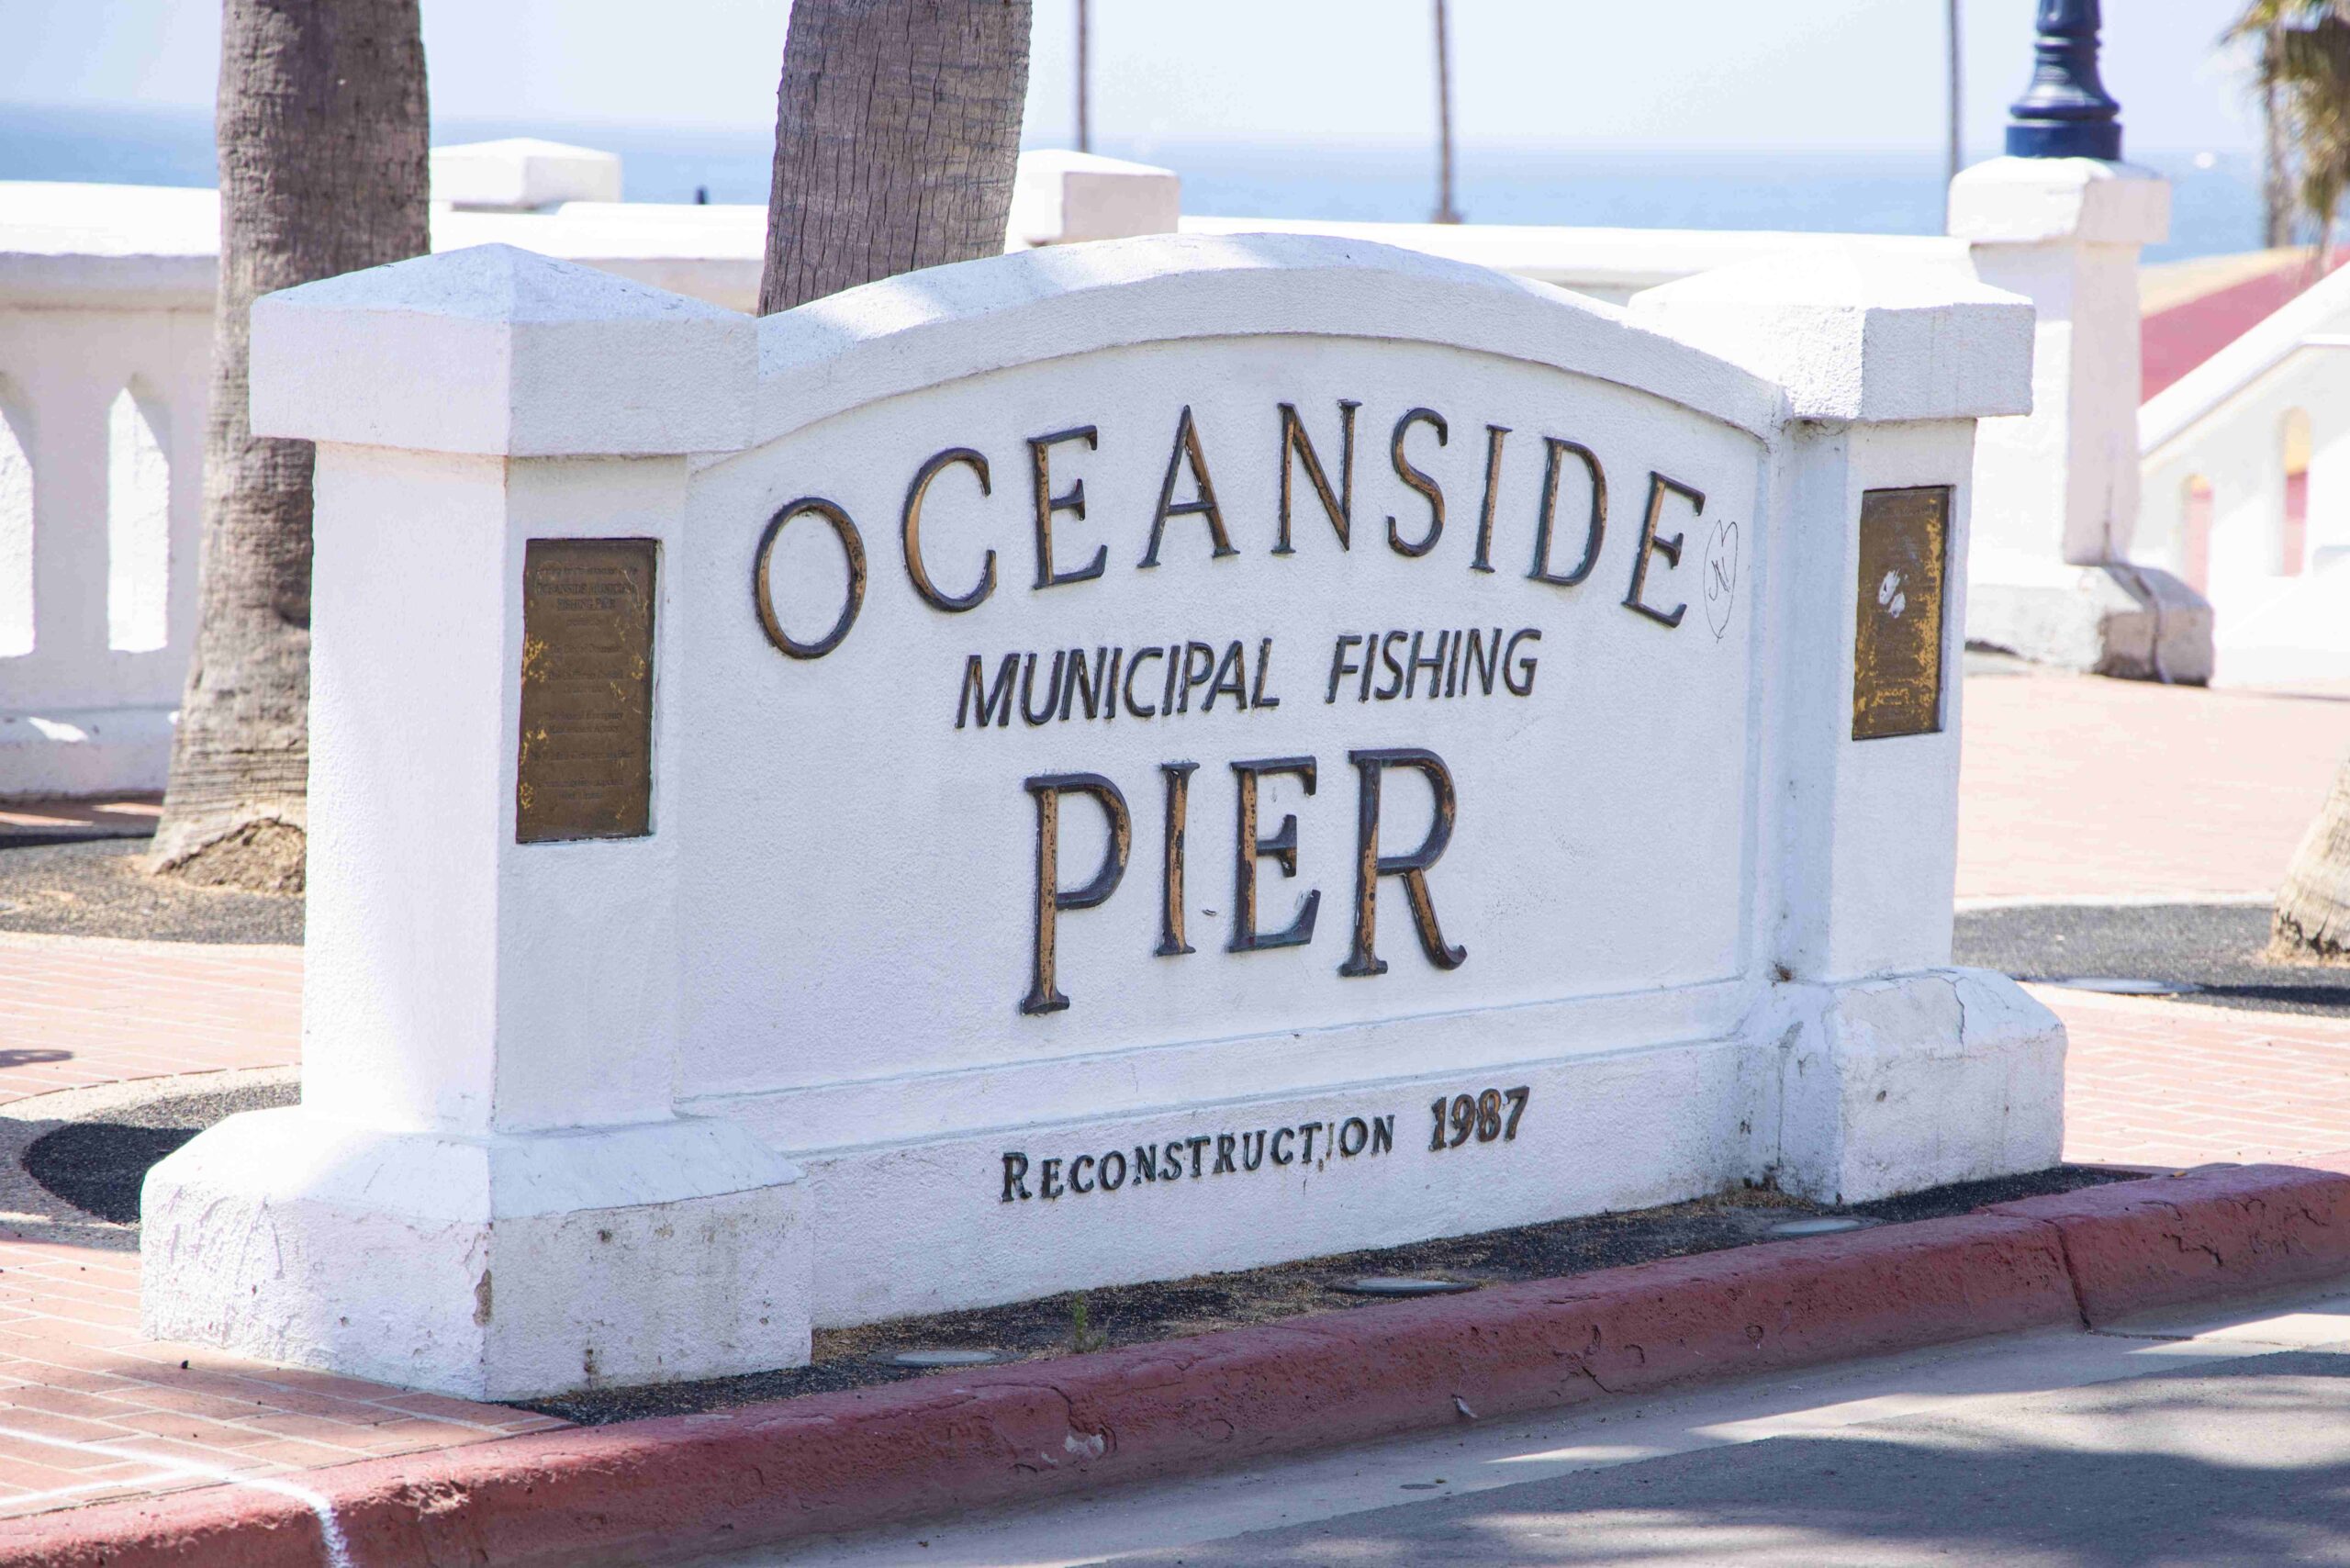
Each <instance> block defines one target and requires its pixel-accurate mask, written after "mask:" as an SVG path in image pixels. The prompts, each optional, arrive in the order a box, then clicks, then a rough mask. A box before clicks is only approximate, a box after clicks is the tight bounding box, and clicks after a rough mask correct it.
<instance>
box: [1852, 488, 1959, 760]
mask: <svg viewBox="0 0 2350 1568" xmlns="http://www.w3.org/2000/svg"><path fill="white" fill-rule="evenodd" d="M1949 542H1950V487H1948V486H1947V485H1938V486H1932V487H1923V488H1919V489H1913V490H1870V491H1868V492H1867V493H1865V494H1864V495H1863V496H1862V497H1861V581H1860V608H1859V613H1858V614H1857V615H1856V616H1855V617H1854V620H1853V631H1852V738H1853V739H1854V740H1856V741H1874V740H1882V739H1884V738H1886V736H1889V735H1930V734H1934V733H1935V732H1936V731H1938V730H1940V729H1941V728H1942V577H1943V573H1944V562H1945V560H1946V558H1947V555H1948V551H1949Z"/></svg>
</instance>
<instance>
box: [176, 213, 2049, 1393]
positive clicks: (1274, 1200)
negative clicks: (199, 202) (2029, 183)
mask: <svg viewBox="0 0 2350 1568" xmlns="http://www.w3.org/2000/svg"><path fill="white" fill-rule="evenodd" d="M1810 272H1811V275H1810V276H1809V277H1795V276H1791V275H1789V274H1786V273H1785V271H1784V270H1774V269H1773V268H1772V267H1770V266H1767V265H1766V266H1762V267H1759V268H1755V269H1751V270H1750V271H1745V272H1733V273H1729V274H1715V275H1712V276H1708V277H1701V278H1698V279H1693V280H1691V282H1690V283H1689V284H1686V285H1681V286H1673V287H1672V288H1668V289H1664V290H1660V291H1657V292H1656V293H1654V294H1652V295H1651V296H1647V297H1643V298H1642V299H1641V300H1640V301H1639V302H1637V304H1636V307H1635V309H1634V312H1633V313H1632V314H1631V315H1629V316H1628V315H1627V314H1626V313H1625V312H1622V311H1618V310H1616V309H1612V308H1607V307H1604V306H1596V305H1593V304H1591V303H1589V302H1587V301H1583V300H1579V299H1576V298H1574V297H1571V296H1568V295H1565V294H1563V293H1561V292H1559V291H1556V290H1552V289H1549V288H1546V287H1543V286H1539V285H1529V284H1524V283H1519V282H1515V281H1512V280H1509V279H1506V278H1504V277H1501V276H1498V275H1496V274H1489V273H1484V272H1482V271H1479V270H1477V269H1473V268H1467V267H1462V266H1459V265H1456V264H1452V263H1441V262H1437V261H1434V260H1431V259H1429V258H1426V257H1421V256H1415V255H1409V254H1405V253H1403V252H1392V251H1386V250H1382V249H1381V248H1379V247H1375V246H1368V245H1360V244H1353V243H1348V242H1345V241H1327V240H1306V239H1298V238H1275V237H1261V236H1260V237H1237V238H1222V239H1216V240H1208V241H1202V240H1177V239H1171V238H1170V239H1154V240H1143V241H1119V242H1113V243H1110V244H1104V245H1098V246H1086V247H1076V248H1071V249H1068V250H1062V251H1057V252H1048V253H1035V254H1028V255H1017V256H1008V257H1005V258H1002V259H1000V260H990V261H986V262H980V263H970V264H968V265H966V266H962V267H956V268H948V269H942V270H940V271H936V272H933V273H927V274H914V275H912V276H909V277H905V278H901V279H897V280H893V281H891V282H889V283H885V284H880V285H876V286H871V287H867V288H863V289H857V290H853V291H851V292H849V293H847V294H844V295H841V296H838V297H834V298H832V299H829V300H824V301H820V302H818V303H816V304H814V305H811V306H808V307H804V308H800V309H799V310H795V311H791V312H789V313H787V314H785V315H783V316H779V317H774V318H769V319H766V320H764V321H761V322H757V323H754V322H752V321H751V320H750V319H746V318H743V317H740V316H735V315H733V314H732V313H730V312H726V311H723V310H720V309H717V308H712V307H708V306H703V305H699V304H696V303H694V302H691V301H688V300H685V299H681V298H678V297H674V296H667V295H662V294H659V293H657V292H655V291H654V290H650V289H647V288H644V287H642V286H637V285H633V284H629V283H625V282H621V281H620V280H617V279H613V278H610V277H608V276H604V275H601V274H595V273H591V272H588V271H586V270H584V269H580V268H576V267H572V266H568V265H565V264H564V263H554V262H550V261H546V260H543V259H542V258H538V257H535V256H532V255H530V254H528V253H526V252H515V251H510V250H505V249H502V248H495V247H492V248H484V249H482V250H478V251H471V252H453V253H450V254H445V255H442V256H437V257H433V258H431V259H429V260H424V261H419V262H413V263H402V264H401V265H399V266H396V267H389V268H382V269H377V270H376V271H374V272H369V273H362V274H351V275H349V276H346V277H342V278H338V279H333V280H330V281H328V282H326V283H321V284H317V285H312V286H308V287H306V288H303V289H297V290H294V291H292V292H290V293H288V294H285V295H281V296H277V297H273V298H271V299H270V300H267V301H264V302H263V305H261V306H260V307H259V308H257V309H256V311H255V317H254V366H255V369H254V383H253V385H254V417H255V421H256V428H257V429H260V430H263V431H268V432H270V433H276V434H286V435H302V436H308V437H311V438H313V439H316V440H318V441H319V442H320V443H321V445H320V454H319V516H318V537H319V555H318V609H317V617H316V619H317V637H318V644H317V653H316V662H317V670H316V676H315V691H316V695H315V698H314V717H313V730H314V741H313V745H314V754H313V755H314V759H315V760H314V775H313V784H312V804H311V812H312V823H313V839H312V849H311V859H312V870H311V885H312V892H311V895H310V907H311V924H310V960H309V963H310V968H309V990H308V993H307V997H306V1009H307V1014H306V1049H305V1065H304V1103H303V1104H302V1106H301V1107H300V1108H298V1109H297V1110H292V1111H285V1112H271V1113H263V1114H257V1115H252V1116H245V1117H239V1118H236V1119H234V1120H232V1121H230V1122H229V1123H227V1124H224V1125H223V1126H221V1127H219V1128H217V1129H215V1130H214V1131H212V1132H210V1133H207V1134H206V1135H205V1136H204V1137H200V1138H198V1139H197V1140H196V1141H195V1142H194V1143H192V1144H190V1145H189V1146H188V1147H187V1148H185V1150H183V1151H182V1152H181V1153H180V1154H178V1155H175V1156H174V1157H173V1158H172V1159H170V1160H167V1161H166V1162H165V1163H164V1164H162V1166H159V1167H158V1168H157V1169H156V1170H155V1172H154V1174H153V1175H152V1176H151V1179H150V1182H149V1185H148V1189H147V1226H146V1232H145V1236H146V1240H145V1247H146V1257H147V1271H148V1272H147V1287H146V1288H147V1305H148V1316H149V1323H150V1326H151V1328H153V1329H154V1330H155V1331H156V1332H159V1333H163V1334H168V1335H172V1336H175V1337H183V1338H208V1339H213V1340H218V1341H220V1342H224V1343H228V1344H231V1345H235V1346H237V1347H239V1348H241V1349H243V1350H249V1351H252V1352H255V1353H259V1354H263V1355H267V1356H274V1357H278V1358H282V1359H287V1360H293V1361H303V1362H308V1363H313V1364H319V1365H326V1366H330V1367H335V1368H338V1369H341V1370H344V1371H349V1372H363V1373H365V1374H367V1375H371V1376H378V1377H388V1378H392V1379H394V1380H397V1381H401V1382H406V1383H415V1384H420V1385H427V1386H433V1387H442V1388H448V1389H452V1390H455V1391H459V1392H464V1393H469V1394H489V1395H492V1396H499V1395H506V1396H512V1395H517V1394H533V1393H543V1392H547V1391H549V1390H552V1389H556V1388H563V1387H571V1386H577V1385H580V1384H583V1383H600V1382H631V1381H648V1380H654V1379H666V1378H677V1377H690V1376H702V1375H711V1374H715V1373H720V1372H735V1371H743V1370H749V1369H753V1368H756V1367H763V1366H772V1365H779V1364H788V1363H789V1362H791V1361H795V1360H798V1359H801V1358H804V1356H805V1354H806V1347H807V1334H808V1329H809V1326H810V1325H811V1322H812V1323H814V1324H817V1325H825V1324H844V1323H852V1322H862V1321H870V1320H874V1319H878V1318H884V1317H889V1316H898V1315H902V1314H908V1313H919V1312H924V1311H931V1310H936V1309H942V1308H948V1307H958V1306H969V1305H983V1304H990V1303H996V1302H1003V1301H1011V1300H1018V1299H1023V1298H1026V1297H1031V1296H1035V1295H1039V1294H1046V1293H1049V1292H1053V1291H1057V1290H1063V1289H1068V1288H1072V1287H1082V1286H1085V1285H1088V1284H1100V1283H1108V1282H1128V1281H1138V1280H1146V1279H1158V1278H1172V1277H1180V1276H1182V1275H1186V1274H1191V1273H1195V1272H1200V1271H1208V1270H1214V1269H1225V1268H1235V1267H1244V1266H1248V1265H1252V1264H1257V1263H1263V1262H1268V1261H1273V1260H1283V1259H1292V1258H1301V1257H1309V1256H1315V1255H1318V1254H1324V1253H1329V1252H1335V1251H1340V1250H1344V1249H1353V1248H1360V1247H1364V1246H1371V1245H1378V1244H1382V1243H1393V1242H1401V1241H1406V1240H1412V1239H1418V1238H1427V1237H1433V1236H1441V1235H1454V1234H1461V1233H1466V1232H1472V1231H1477V1230H1482V1229H1489V1228H1494V1227H1496V1226H1507V1225H1513V1224H1518V1223H1523V1222H1527V1221H1533V1220H1539V1219H1548V1218H1554V1217H1559V1216H1561V1215H1570V1214H1577V1213H1587V1212H1593V1211H1596V1210H1603V1209H1609V1208H1621V1207H1627V1206H1632V1205H1637V1204H1651V1203H1658V1202H1663V1201H1669V1200H1673V1199H1679V1198H1684V1197H1689V1196H1694V1195H1697V1194H1700V1193H1706V1192H1709V1191H1716V1190H1719V1189H1721V1188H1723V1187H1725V1186H1729V1185H1735V1184H1737V1183H1739V1182H1779V1183H1781V1184H1783V1185H1786V1186H1790V1187H1793V1188H1796V1189H1798V1190H1801V1191H1804V1192H1807V1193H1813V1194H1816V1195H1819V1196H1824V1197H1842V1198H1846V1199H1860V1198H1864V1197H1871V1196H1876V1195H1880V1194H1882V1193H1889V1192H1893V1191H1897V1190H1901V1189H1905V1188H1910V1187H1917V1186H1923V1185H1928V1184H1930V1183H1933V1182H1944V1181H1951V1180H1957V1179H1962V1178H1965V1177H1974V1176H1985V1175H1990V1174H1994V1173H1997V1172H2002V1171H2008V1170H2020V1169H2026V1168H2031V1167H2035V1166H2038V1165H2042V1164H2046V1163H2049V1162H2051V1161H2053V1159H2055V1157H2056V1154H2057V1148H2058V1134H2059V1131H2060V1128H2061V1111H2060V1105H2061V1063H2062V1053H2063V1037H2062V1034H2061V1031H2060V1030H2059V1029H2058V1027H2057V1026H2056V1025H2055V1023H2054V1021H2053V1019H2052V1018H2050V1017H2049V1016H2048V1015H2047V1014H2045V1013H2043V1012H2042V1011H2041V1010H2040V1009H2038V1008H2037V1007H2036V1006H2034V1005H2033V1004H2032V1003H2031V1002H2029V1001H2028V1000H2026V999H2025V998H2024V997H2023V996H2022V995H2021V993H2020V992H2019V991H2016V990H2015V988H2014V987H2013V986H2011V985H2009V983H2008V982H2006V981H2005V980H2000V979H1997V977H1992V976H1986V975H1979V974H1971V973H1966V972H1964V971H1955V970H1951V969H1947V968H1946V966H1947V964H1948V960H1949V933H1950V908H1951V904H1950V890H1951V876H1952V835H1953V803H1954V782H1955V767H1956V734H1955V730H1956V701H1957V696H1958V689H1957V683H1956V680H1955V675H1956V662H1955V661H1956V657H1957V650H1958V647H1959V641H1958V638H1959V628H1960V627H1961V626H1962V625H1963V623H1964V613H1963V607H1962V605H1961V603H1960V602H1959V600H1960V597H1961V592H1962V586H1963V583H1964V532H1965V519H1966V512H1967V490H1968V470H1969V465H1970V458H1971V451H1972V434H1973V422H1974V420H1975V417H1976V416H1979V415H1984V414H1989V413H2004V412H2016V411H2020V409H2021V408H2022V407H2023V406H2024V388H2025V387H2026V386H2027V385H2028V374H2029V342H2030V333H2031V313H2030V310H2029V308H2027V307H2025V306H2023V305H2021V304H2020V302H2018V301H2014V300H2012V299H2011V298H2009V297H2005V296H2001V295H1998V294H1997V293H1995V292H1993V291H1991V290H1988V289H1986V288H1984V287H1982V286H1979V285H1976V284H1974V283H1973V282H1971V281H1970V280H1966V279H1964V278H1963V277H1955V276H1944V275H1939V274H1926V275H1925V276H1923V277H1922V278H1920V277H1919V276H1908V277H1905V278H1904V279H1902V280H1901V286H1900V287H1899V288H1898V289H1897V290H1894V291H1892V297H1891V300H1890V302H1889V303H1887V302H1885V301H1883V300H1879V299H1873V298H1872V297H1870V295H1869V291H1868V286H1867V283H1866V280H1864V279H1861V278H1859V277H1857V276H1855V277H1853V278H1851V279H1842V280H1841V281H1842V282H1843V283H1844V284H1846V285H1849V286H1845V287H1843V288H1842V289H1841V292H1835V291H1830V293H1829V294H1827V295H1824V294H1823V290H1822V287H1821V286H1820V285H1819V283H1818V281H1817V279H1818V275H1819V269H1818V268H1817V267H1814V268H1811V269H1810ZM1827 275H1828V276H1830V277H1831V278H1838V277H1840V274H1836V273H1835V272H1834V269H1833V268H1832V267H1831V268H1829V269H1828V271H1827ZM1709 349H1710V350H1711V351H1712V352H1708V350H1709ZM1856 737H1863V738H1856Z"/></svg>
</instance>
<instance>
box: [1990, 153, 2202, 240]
mask: <svg viewBox="0 0 2350 1568" xmlns="http://www.w3.org/2000/svg"><path fill="white" fill-rule="evenodd" d="M1950 232H1951V237H1952V238H1953V239H1957V240H1965V241H1971V242H1973V243H1975V244H1978V245H1980V244H2007V245H2042V244H2047V243H2050V242H2052V241H2065V240H2070V241H2077V242H2079V243H2082V244H2088V245H2152V244H2154V243H2157V242H2158V241H2162V240H2164V239H2165V238H2167V237H2168V236H2169V234H2170V182H2169V181H2168V180H2166V179H2165V178H2164V177H2163V176H2162V175H2160V174H2156V173H2154V171H2153V170H2152V169H2142V168H2140V167H2138V165H2136V164H2134V163H2108V162H2101V161H2099V160H2098V159H2095V158H1993V159H1991V160H1989V161H1988V162H1982V163H1977V164H1975V166H1974V167H1973V168H1970V169H1964V170H1962V171H1960V173H1959V175H1958V177H1957V178H1956V179H1954V180H1953V181H1951V183H1950Z"/></svg>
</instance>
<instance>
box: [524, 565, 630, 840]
mask: <svg viewBox="0 0 2350 1568" xmlns="http://www.w3.org/2000/svg"><path fill="white" fill-rule="evenodd" d="M652 808H653V541H652V540H650V539H533V540H532V541H530V543H527V544H526V545H524V546H523V554H522V738H521V746H520V752H519V753H518V755H517V756H516V766H515V772H514V837H515V841H516V842H517V843H520V844H543V843H545V842H547V841H549V840H551V839H566V838H635V837H638V836H640V835H642V834H647V833H650V832H652V831H653V828H652Z"/></svg>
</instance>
